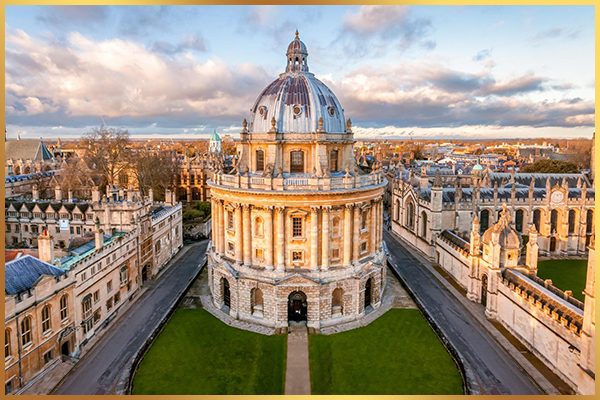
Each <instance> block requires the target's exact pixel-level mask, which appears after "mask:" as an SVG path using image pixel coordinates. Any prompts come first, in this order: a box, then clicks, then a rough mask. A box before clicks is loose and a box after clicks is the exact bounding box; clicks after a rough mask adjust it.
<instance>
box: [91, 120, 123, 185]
mask: <svg viewBox="0 0 600 400" xmlns="http://www.w3.org/2000/svg"><path fill="white" fill-rule="evenodd" d="M82 145H83V146H84V148H85V154H84V160H85V162H86V164H87V165H88V167H89V168H90V169H91V171H92V172H93V173H94V174H96V175H97V176H99V177H100V181H101V183H100V186H101V188H102V189H104V187H106V185H115V184H116V183H118V179H119V175H120V174H121V173H122V172H127V169H128V168H129V160H130V157H129V155H130V152H131V141H130V140H129V132H127V131H126V130H122V129H118V128H108V127H106V126H101V127H100V128H94V129H93V130H92V131H91V132H88V133H86V134H85V135H84V137H83V139H82Z"/></svg>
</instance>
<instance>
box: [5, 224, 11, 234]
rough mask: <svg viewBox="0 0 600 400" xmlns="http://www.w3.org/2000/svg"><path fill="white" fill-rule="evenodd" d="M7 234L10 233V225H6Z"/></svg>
mask: <svg viewBox="0 0 600 400" xmlns="http://www.w3.org/2000/svg"><path fill="white" fill-rule="evenodd" d="M6 232H10V224H6Z"/></svg>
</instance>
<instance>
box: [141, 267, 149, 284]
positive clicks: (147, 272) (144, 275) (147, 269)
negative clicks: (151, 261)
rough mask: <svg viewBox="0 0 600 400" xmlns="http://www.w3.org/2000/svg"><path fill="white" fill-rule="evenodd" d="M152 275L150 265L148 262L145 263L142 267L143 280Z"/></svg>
mask: <svg viewBox="0 0 600 400" xmlns="http://www.w3.org/2000/svg"><path fill="white" fill-rule="evenodd" d="M149 275H150V266H149V265H148V264H146V265H144V268H142V282H146V281H147V280H148V277H149Z"/></svg>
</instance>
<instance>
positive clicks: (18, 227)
mask: <svg viewBox="0 0 600 400" xmlns="http://www.w3.org/2000/svg"><path fill="white" fill-rule="evenodd" d="M20 230H21V227H20V225H15V233H19V231H20Z"/></svg>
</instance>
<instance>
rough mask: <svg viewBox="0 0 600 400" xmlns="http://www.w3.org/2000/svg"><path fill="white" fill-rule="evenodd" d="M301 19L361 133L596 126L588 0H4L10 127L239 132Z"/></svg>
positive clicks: (29, 132) (320, 73)
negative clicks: (38, 1)
mask: <svg viewBox="0 0 600 400" xmlns="http://www.w3.org/2000/svg"><path fill="white" fill-rule="evenodd" d="M295 29H298V30H299V31H300V37H301V39H302V40H303V41H304V42H305V43H306V45H307V47H308V51H309V58H308V61H309V67H310V70H311V72H313V73H315V74H316V76H317V77H318V78H319V79H321V80H323V81H324V82H325V83H326V84H327V85H328V86H330V87H331V88H332V89H333V90H334V92H335V93H336V94H337V96H338V98H339V99H340V101H341V103H342V105H343V106H344V108H345V111H346V116H348V117H350V118H352V120H353V122H354V126H355V132H356V134H357V136H363V137H370V136H377V137H381V136H388V137H405V136H406V135H408V134H409V133H410V134H411V135H413V137H526V136H531V137H533V136H544V137H564V136H571V137H577V136H585V137H591V134H592V131H593V125H594V118H593V111H594V14H593V8H592V7H583V6H569V7H550V6H545V7H484V6H482V7H458V6H455V7H424V6H411V7H404V6H247V7H246V6H235V7H233V6H190V7H188V6H185V7H184V6H167V7H149V6H132V7H116V6H115V7H81V6H79V7H57V6H52V7H48V6H47V7H26V6H12V7H7V9H6V32H7V39H6V51H7V52H6V96H7V110H6V114H7V124H8V127H7V128H8V132H9V137H14V136H16V135H17V133H20V134H21V137H39V136H49V137H56V136H62V137H67V136H77V135H80V134H81V133H83V132H85V131H86V130H88V129H90V127H92V126H97V125H99V124H101V123H102V121H103V120H104V121H105V122H106V124H108V125H113V126H119V127H123V128H126V129H129V131H130V132H131V133H132V134H134V135H140V136H151V135H165V136H166V135H170V136H173V137H202V136H203V135H204V134H208V133H209V132H212V130H213V129H217V130H218V131H220V132H224V133H237V132H238V131H239V129H240V124H241V120H242V118H248V117H249V108H250V106H251V105H252V103H253V101H254V99H255V98H256V96H258V94H259V93H260V91H261V90H262V88H264V87H265V86H266V85H267V84H268V83H269V82H270V81H272V80H274V79H275V78H276V77H277V75H278V74H279V73H281V72H283V70H284V67H285V56H284V53H285V50H286V47H287V44H288V43H289V42H290V41H291V39H292V38H293V34H294V31H295Z"/></svg>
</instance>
